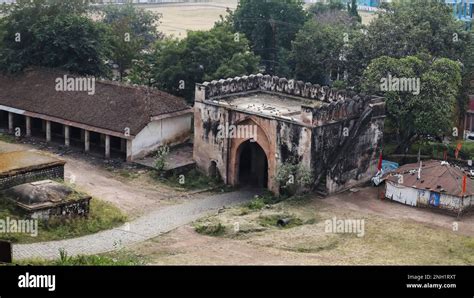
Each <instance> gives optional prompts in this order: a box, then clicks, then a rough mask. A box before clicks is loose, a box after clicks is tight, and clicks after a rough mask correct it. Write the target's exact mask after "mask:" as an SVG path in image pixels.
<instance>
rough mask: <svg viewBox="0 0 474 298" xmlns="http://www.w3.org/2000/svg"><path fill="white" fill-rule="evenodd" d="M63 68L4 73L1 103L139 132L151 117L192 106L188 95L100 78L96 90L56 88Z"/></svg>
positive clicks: (85, 122)
mask: <svg viewBox="0 0 474 298" xmlns="http://www.w3.org/2000/svg"><path fill="white" fill-rule="evenodd" d="M64 75H68V77H73V75H70V74H67V73H66V72H62V71H59V70H51V69H39V68H35V69H30V70H27V71H25V72H24V73H21V74H19V75H14V76H6V75H1V74H0V105H5V106H8V107H12V108H16V109H20V110H25V111H28V112H32V113H38V114H43V115H46V116H51V117H56V118H60V119H63V120H66V121H72V122H77V123H80V124H85V125H89V126H93V127H97V128H101V129H107V130H111V131H114V132H119V133H123V132H124V131H125V129H126V128H129V129H130V134H131V135H136V134H138V133H139V132H140V131H141V130H142V129H143V128H144V127H145V126H146V125H147V124H148V123H149V122H150V118H151V117H156V116H163V115H165V114H170V113H175V112H179V111H184V110H187V109H189V106H187V104H186V102H185V101H184V99H182V98H180V97H176V96H173V95H171V94H168V93H166V92H162V91H159V90H156V89H152V88H146V87H133V86H125V85H119V84H117V83H113V82H107V81H101V80H96V82H95V94H94V95H89V94H88V93H87V92H62V91H56V79H57V78H62V77H63V76H64Z"/></svg>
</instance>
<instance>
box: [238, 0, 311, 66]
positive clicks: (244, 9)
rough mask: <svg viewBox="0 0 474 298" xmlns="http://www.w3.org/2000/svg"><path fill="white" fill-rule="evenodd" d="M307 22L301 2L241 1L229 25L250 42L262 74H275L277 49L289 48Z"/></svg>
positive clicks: (285, 0)
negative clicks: (261, 63)
mask: <svg viewBox="0 0 474 298" xmlns="http://www.w3.org/2000/svg"><path fill="white" fill-rule="evenodd" d="M307 19H308V15H307V13H306V12H305V10H304V9H303V2H302V1H294V0H282V1H261V0H241V1H240V2H239V5H238V6H237V9H236V10H235V12H234V13H233V15H232V20H231V22H232V24H233V27H234V29H235V31H237V32H242V33H244V34H245V36H246V37H247V38H248V39H249V40H250V44H251V47H252V50H253V51H254V52H255V53H256V54H257V55H259V56H260V57H261V58H262V62H263V65H264V66H265V68H266V71H267V72H268V73H275V65H276V64H277V63H278V61H279V58H280V57H278V54H279V53H282V52H281V51H280V48H284V49H287V50H290V49H291V42H292V41H293V39H294V38H295V36H296V33H297V32H298V30H299V29H300V28H301V27H302V26H303V24H304V23H305V21H306V20H307Z"/></svg>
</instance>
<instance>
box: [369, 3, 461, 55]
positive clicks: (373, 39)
mask: <svg viewBox="0 0 474 298" xmlns="http://www.w3.org/2000/svg"><path fill="white" fill-rule="evenodd" d="M367 33H368V34H367V41H366V42H367V43H368V44H370V51H369V52H368V53H367V54H368V59H369V61H370V60H371V59H373V58H377V57H381V56H390V57H398V58H401V57H405V56H409V55H416V54H417V53H420V52H423V51H425V52H428V53H429V54H430V55H432V56H434V57H446V58H449V59H452V60H459V59H461V57H462V56H463V53H464V52H465V50H466V46H467V44H469V33H468V32H467V31H465V30H464V25H463V23H462V22H461V21H458V20H456V19H455V18H454V16H453V14H452V11H451V8H450V7H449V6H448V5H446V4H445V3H444V2H443V1H432V0H413V1H395V2H393V3H390V4H389V5H388V8H387V10H386V11H381V12H380V14H379V16H378V17H377V18H375V19H374V20H373V21H372V22H371V23H370V25H369V26H368V32H367Z"/></svg>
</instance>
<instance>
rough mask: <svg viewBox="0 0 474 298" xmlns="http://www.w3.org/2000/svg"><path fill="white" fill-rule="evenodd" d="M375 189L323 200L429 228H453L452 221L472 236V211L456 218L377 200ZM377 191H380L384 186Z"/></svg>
mask: <svg viewBox="0 0 474 298" xmlns="http://www.w3.org/2000/svg"><path fill="white" fill-rule="evenodd" d="M377 191H378V190H377V188H374V187H364V188H361V189H360V190H359V191H357V192H344V193H341V194H336V195H333V196H331V197H330V198H327V199H325V202H326V203H328V204H329V205H332V206H334V207H337V208H340V209H348V210H354V211H357V212H360V213H368V214H375V215H379V216H383V217H385V218H390V219H396V220H408V221H411V222H417V223H423V224H426V225H428V226H431V227H442V228H443V229H446V230H448V231H452V230H453V223H455V222H456V223H457V225H458V232H459V233H460V234H463V235H467V236H474V214H472V213H471V214H466V215H463V216H461V217H460V218H457V217H456V216H453V215H449V214H445V213H440V212H436V210H432V209H424V208H416V207H411V206H407V205H403V204H400V203H397V202H392V201H390V200H378V199H377ZM380 191H383V188H381V189H380Z"/></svg>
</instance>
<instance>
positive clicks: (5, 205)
mask: <svg viewBox="0 0 474 298" xmlns="http://www.w3.org/2000/svg"><path fill="white" fill-rule="evenodd" d="M0 218H3V219H5V218H11V219H25V217H24V215H23V214H21V212H20V211H19V210H17V208H16V206H15V205H14V203H13V202H11V201H9V200H6V199H4V198H0ZM126 220H127V217H126V216H125V215H124V214H123V213H122V212H121V211H120V210H119V209H118V208H117V207H115V206H114V205H112V204H111V203H108V202H104V201H101V200H98V199H92V200H91V202H90V213H89V216H88V217H87V218H83V217H76V218H67V219H61V218H51V219H50V220H48V221H40V222H39V224H38V235H37V237H33V236H31V235H28V234H9V233H4V234H3V233H2V234H0V239H2V240H9V241H11V242H13V243H34V242H43V241H52V240H61V239H68V238H75V237H80V236H84V235H88V234H93V233H97V232H99V231H102V230H108V229H112V228H114V227H117V226H119V225H121V224H123V223H125V222H126Z"/></svg>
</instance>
